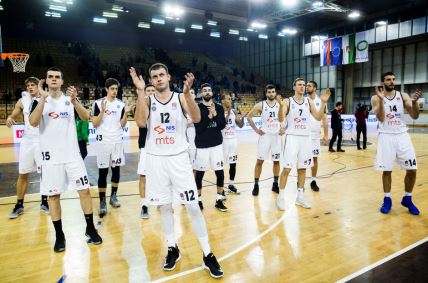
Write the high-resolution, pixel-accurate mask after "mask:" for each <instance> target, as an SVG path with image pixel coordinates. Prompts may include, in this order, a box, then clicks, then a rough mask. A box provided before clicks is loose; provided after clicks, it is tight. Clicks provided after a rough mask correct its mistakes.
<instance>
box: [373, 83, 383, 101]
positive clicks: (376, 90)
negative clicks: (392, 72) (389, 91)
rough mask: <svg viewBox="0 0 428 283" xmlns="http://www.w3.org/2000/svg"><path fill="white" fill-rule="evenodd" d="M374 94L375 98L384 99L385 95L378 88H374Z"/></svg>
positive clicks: (381, 89)
mask: <svg viewBox="0 0 428 283" xmlns="http://www.w3.org/2000/svg"><path fill="white" fill-rule="evenodd" d="M375 92H376V96H377V97H378V98H379V99H380V100H383V99H384V98H385V94H384V93H383V88H382V87H380V86H375Z"/></svg>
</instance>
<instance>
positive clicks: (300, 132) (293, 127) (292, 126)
mask: <svg viewBox="0 0 428 283" xmlns="http://www.w3.org/2000/svg"><path fill="white" fill-rule="evenodd" d="M289 101H290V105H289V108H288V115H287V130H286V133H287V134H288V135H295V136H309V135H310V134H311V131H310V117H309V116H311V111H310V106H309V98H308V97H304V98H303V102H302V103H301V104H299V103H297V102H296V101H295V100H294V97H290V98H289Z"/></svg>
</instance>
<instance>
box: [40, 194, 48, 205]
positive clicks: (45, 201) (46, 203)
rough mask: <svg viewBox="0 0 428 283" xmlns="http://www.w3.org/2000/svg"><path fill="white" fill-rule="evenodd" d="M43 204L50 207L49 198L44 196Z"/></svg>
mask: <svg viewBox="0 0 428 283" xmlns="http://www.w3.org/2000/svg"><path fill="white" fill-rule="evenodd" d="M42 204H44V205H46V206H49V202H48V196H45V195H42Z"/></svg>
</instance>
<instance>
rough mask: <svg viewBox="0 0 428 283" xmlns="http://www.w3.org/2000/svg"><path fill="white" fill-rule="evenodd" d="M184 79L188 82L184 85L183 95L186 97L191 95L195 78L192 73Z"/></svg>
mask: <svg viewBox="0 0 428 283" xmlns="http://www.w3.org/2000/svg"><path fill="white" fill-rule="evenodd" d="M184 77H185V79H186V80H185V81H184V83H183V93H184V94H185V95H190V89H191V88H192V85H193V81H194V80H195V76H193V74H192V73H187V74H186V75H185V76H184Z"/></svg>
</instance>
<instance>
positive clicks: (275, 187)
mask: <svg viewBox="0 0 428 283" xmlns="http://www.w3.org/2000/svg"><path fill="white" fill-rule="evenodd" d="M272 192H274V193H277V194H279V186H278V183H277V182H274V183H273V184H272Z"/></svg>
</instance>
